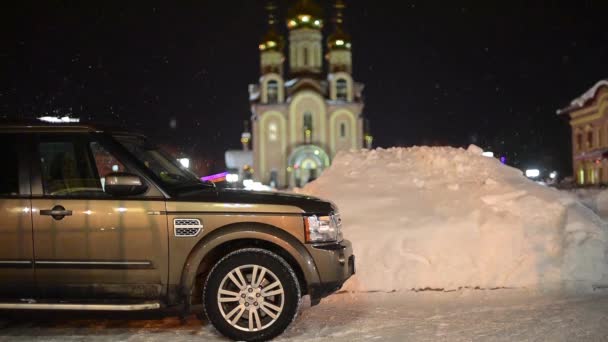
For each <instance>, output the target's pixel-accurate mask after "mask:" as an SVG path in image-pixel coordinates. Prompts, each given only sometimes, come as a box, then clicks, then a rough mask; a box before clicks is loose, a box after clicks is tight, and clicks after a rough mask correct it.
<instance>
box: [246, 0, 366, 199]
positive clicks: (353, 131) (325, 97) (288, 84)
mask: <svg viewBox="0 0 608 342" xmlns="http://www.w3.org/2000/svg"><path fill="white" fill-rule="evenodd" d="M333 7H334V11H335V14H334V18H333V20H332V21H333V27H332V28H331V30H330V32H331V34H330V35H329V36H328V37H327V38H326V40H325V44H324V42H323V40H324V39H323V38H324V37H323V33H322V29H323V25H324V23H325V22H324V18H323V11H322V8H321V7H319V6H318V4H316V3H315V2H314V1H312V0H298V1H297V2H296V3H295V4H294V5H293V6H292V7H291V8H290V9H289V10H288V14H287V18H286V25H287V31H288V39H287V44H286V43H285V39H284V37H283V36H282V35H281V34H280V30H279V28H278V21H277V20H276V17H275V10H276V8H275V7H274V6H273V5H269V6H267V9H268V13H269V14H268V31H267V33H266V34H265V35H264V37H263V39H262V41H261V43H260V45H259V50H260V69H261V77H260V80H259V83H257V84H252V85H250V86H249V97H250V101H251V110H252V128H253V132H252V133H253V137H252V142H253V155H254V158H253V160H254V170H255V173H254V176H255V178H256V180H257V181H260V182H262V183H264V184H270V185H272V186H275V187H278V188H283V187H294V186H303V185H304V184H306V183H307V182H309V181H311V180H313V179H315V178H317V177H318V176H319V175H320V174H321V172H323V170H324V169H326V168H327V167H328V166H329V165H330V164H331V161H332V159H333V158H334V156H335V155H336V153H338V152H339V151H343V150H349V149H353V148H354V149H359V148H362V147H363V146H364V141H366V142H367V145H370V144H371V136H369V135H368V136H365V135H364V121H363V116H362V111H363V99H362V94H361V93H362V91H363V84H361V83H358V82H355V81H354V80H353V77H352V73H351V72H352V52H351V49H352V42H351V39H350V36H349V35H348V34H347V33H346V32H345V30H344V28H343V10H344V7H345V5H344V2H343V1H336V2H335V4H334V6H333ZM324 53H325V54H324ZM285 54H287V56H286V55H285Z"/></svg>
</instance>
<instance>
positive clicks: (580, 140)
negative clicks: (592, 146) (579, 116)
mask: <svg viewBox="0 0 608 342" xmlns="http://www.w3.org/2000/svg"><path fill="white" fill-rule="evenodd" d="M582 149H583V134H582V133H580V132H578V133H576V150H577V151H580V150H582Z"/></svg>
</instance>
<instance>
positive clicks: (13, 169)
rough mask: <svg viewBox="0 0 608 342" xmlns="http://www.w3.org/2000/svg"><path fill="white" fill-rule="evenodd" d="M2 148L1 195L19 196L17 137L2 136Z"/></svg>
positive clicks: (10, 135) (0, 139)
mask: <svg viewBox="0 0 608 342" xmlns="http://www.w3.org/2000/svg"><path fill="white" fill-rule="evenodd" d="M0 146H2V152H3V153H2V163H3V165H2V167H0V195H3V196H7V195H8V196H16V195H18V194H19V154H18V153H17V146H18V141H17V136H16V135H15V134H0Z"/></svg>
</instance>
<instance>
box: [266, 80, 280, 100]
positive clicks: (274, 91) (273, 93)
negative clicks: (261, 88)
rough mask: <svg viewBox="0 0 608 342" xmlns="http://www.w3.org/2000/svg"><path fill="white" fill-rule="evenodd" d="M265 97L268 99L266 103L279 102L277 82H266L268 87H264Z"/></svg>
mask: <svg viewBox="0 0 608 342" xmlns="http://www.w3.org/2000/svg"><path fill="white" fill-rule="evenodd" d="M266 96H267V98H268V101H267V102H268V103H277V102H279V83H278V82H277V81H275V80H271V81H268V85H267V86H266Z"/></svg>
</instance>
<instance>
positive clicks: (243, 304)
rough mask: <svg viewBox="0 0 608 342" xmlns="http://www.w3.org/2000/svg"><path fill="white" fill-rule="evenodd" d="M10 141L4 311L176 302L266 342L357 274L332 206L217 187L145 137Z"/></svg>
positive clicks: (0, 142) (4, 180)
mask: <svg viewBox="0 0 608 342" xmlns="http://www.w3.org/2000/svg"><path fill="white" fill-rule="evenodd" d="M0 146H2V150H3V155H2V161H3V163H4V166H2V167H0V179H1V183H0V212H1V213H2V215H1V216H0V243H1V248H0V268H2V272H0V309H51V310H123V311H124V310H129V311H133V310H152V309H162V308H168V307H176V308H178V309H180V310H182V312H184V313H188V312H193V313H199V314H201V315H202V314H203V312H204V313H205V314H206V316H207V318H208V319H209V320H210V321H211V323H213V325H214V326H215V327H216V328H217V330H219V331H220V332H221V333H222V334H224V335H226V336H228V337H230V338H232V339H238V340H249V341H253V340H266V339H270V338H273V337H275V336H277V335H279V334H280V333H281V332H283V330H284V329H285V328H286V327H287V326H288V325H289V324H290V322H291V321H293V319H294V318H295V316H296V313H297V311H298V306H299V304H300V302H301V298H302V296H303V295H308V296H310V299H311V303H312V304H313V305H315V304H318V303H319V301H320V299H321V298H323V297H325V296H327V295H329V294H331V293H333V292H334V291H336V290H338V289H339V288H340V287H341V286H342V284H343V283H344V281H346V279H348V278H349V277H350V276H351V275H352V274H353V273H354V272H355V269H354V256H353V254H352V247H351V244H350V242H349V241H347V240H344V239H343V238H342V234H341V231H340V228H341V221H340V215H339V213H338V210H337V208H336V207H335V206H334V205H332V204H331V203H329V202H326V201H322V200H320V199H317V198H313V197H306V196H296V195H291V194H285V193H278V192H277V193H272V192H270V193H260V192H245V191H235V190H232V191H231V190H221V191H220V190H218V189H216V188H215V187H214V186H213V184H210V183H204V182H201V181H200V180H199V179H198V178H197V177H196V176H195V175H193V174H192V173H190V172H189V171H188V170H187V169H185V168H183V167H182V166H181V165H180V164H179V163H178V162H177V161H175V160H174V159H172V158H170V157H167V156H166V155H165V154H164V153H163V152H162V151H161V150H159V149H158V148H157V147H156V146H155V145H153V144H151V143H150V142H149V141H148V140H147V139H146V138H145V137H144V136H141V135H137V134H132V133H125V132H119V131H112V130H102V129H100V128H95V127H91V126H36V125H35V126H25V125H4V126H0Z"/></svg>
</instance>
